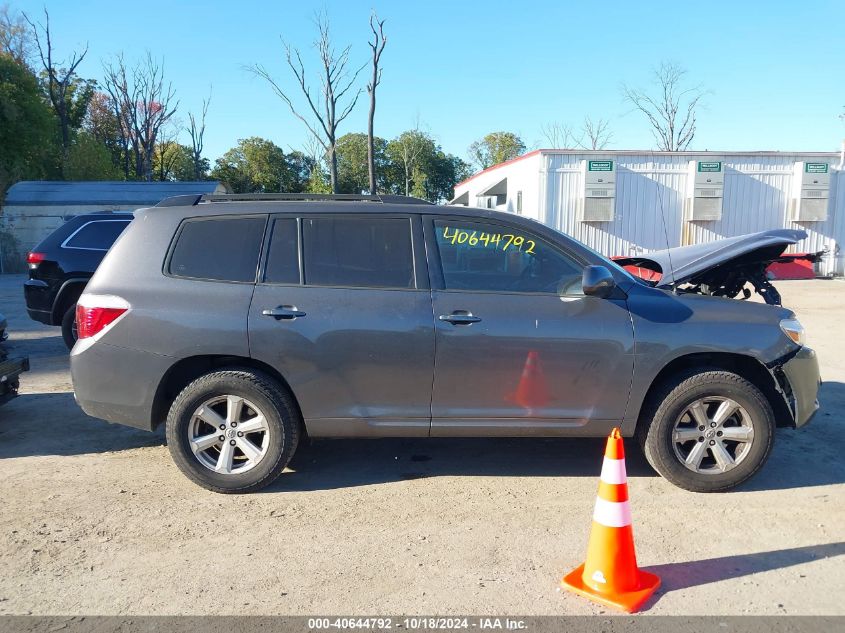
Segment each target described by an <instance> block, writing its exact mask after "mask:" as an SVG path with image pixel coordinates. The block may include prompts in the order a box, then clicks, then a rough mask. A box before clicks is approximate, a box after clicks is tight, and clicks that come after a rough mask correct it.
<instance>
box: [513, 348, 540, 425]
mask: <svg viewBox="0 0 845 633" xmlns="http://www.w3.org/2000/svg"><path fill="white" fill-rule="evenodd" d="M513 401H514V402H516V404H518V405H519V406H520V407H522V408H523V409H528V411H529V412H531V411H533V410H534V409H539V408H542V407H544V406H546V405H547V404H548V402H549V389H548V387H547V386H546V377H545V375H544V374H543V368H542V367H541V366H540V354H539V353H538V352H537V351H536V350H531V351H529V352H528V356H526V357H525V365H524V366H523V368H522V375H521V376H520V378H519V384H518V385H517V387H516V392H515V393H514V395H513Z"/></svg>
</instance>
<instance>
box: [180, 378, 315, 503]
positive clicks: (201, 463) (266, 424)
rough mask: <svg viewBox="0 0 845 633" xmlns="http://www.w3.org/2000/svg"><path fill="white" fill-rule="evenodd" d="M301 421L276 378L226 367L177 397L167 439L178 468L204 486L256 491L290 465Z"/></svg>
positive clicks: (231, 491)
mask: <svg viewBox="0 0 845 633" xmlns="http://www.w3.org/2000/svg"><path fill="white" fill-rule="evenodd" d="M300 424H301V420H300V415H299V412H298V409H297V407H296V405H295V403H294V401H293V398H292V397H291V395H290V394H289V393H287V391H285V390H284V389H283V388H282V387H281V385H279V384H278V383H277V382H276V381H275V380H273V379H272V378H270V377H269V376H267V375H265V374H262V373H260V372H256V371H253V370H247V369H225V370H220V371H215V372H211V373H208V374H205V375H204V376H201V377H200V378H197V379H196V380H194V381H193V382H192V383H190V384H189V385H188V386H187V387H185V388H184V389H183V390H182V392H181V393H180V394H179V395H178V396H177V397H176V399H175V400H174V401H173V404H172V406H171V407H170V412H169V414H168V416H167V445H168V448H169V449H170V454H171V456H172V457H173V460H174V461H175V462H176V465H177V466H178V467H179V469H180V470H181V471H182V472H183V473H184V474H185V475H186V476H187V477H188V478H189V479H191V481H193V482H195V483H197V484H199V485H200V486H202V487H203V488H207V489H208V490H213V491H214V492H223V493H244V492H252V491H255V490H259V489H260V488H263V487H265V486H267V485H269V484H270V483H272V482H273V481H274V480H275V479H276V478H277V477H278V476H279V475H280V474H281V473H282V471H283V470H284V469H285V466H287V464H288V462H289V461H290V459H291V457H292V456H293V454H294V451H295V450H296V445H297V443H298V441H299V430H300Z"/></svg>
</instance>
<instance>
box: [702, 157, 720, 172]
mask: <svg viewBox="0 0 845 633" xmlns="http://www.w3.org/2000/svg"><path fill="white" fill-rule="evenodd" d="M698 171H700V172H702V171H717V172H718V171H722V161H720V160H715V161H709V162H707V161H703V160H700V161H698Z"/></svg>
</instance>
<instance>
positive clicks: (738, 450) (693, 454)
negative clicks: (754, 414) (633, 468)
mask: <svg viewBox="0 0 845 633" xmlns="http://www.w3.org/2000/svg"><path fill="white" fill-rule="evenodd" d="M753 441H754V427H753V425H752V422H751V417H750V416H749V415H748V412H747V411H746V410H745V409H744V408H743V407H742V406H741V405H740V404H739V403H738V402H736V401H735V400H732V399H731V398H726V397H724V396H705V397H703V398H699V399H698V400H695V401H694V402H692V403H690V404H689V405H688V406H687V407H686V408H685V409H684V411H683V412H682V413H681V415H680V416H678V418H677V419H676V420H675V424H674V426H673V427H672V448H673V449H674V451H675V457H677V458H678V460H679V461H680V462H681V463H682V464H683V465H684V466H685V467H686V468H687V469H689V470H691V471H693V472H695V473H699V474H704V475H720V474H722V473H726V472H728V471H730V470H733V469H734V468H736V467H737V466H739V464H741V463H742V462H743V461H744V460H745V458H746V457H747V456H748V453H749V451H750V450H751V445H752V443H753Z"/></svg>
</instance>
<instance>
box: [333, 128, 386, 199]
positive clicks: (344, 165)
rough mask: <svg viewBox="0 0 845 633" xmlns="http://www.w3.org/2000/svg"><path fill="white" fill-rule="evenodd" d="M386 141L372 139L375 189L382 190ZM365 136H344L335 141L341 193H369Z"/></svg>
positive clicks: (355, 134) (361, 134)
mask: <svg viewBox="0 0 845 633" xmlns="http://www.w3.org/2000/svg"><path fill="white" fill-rule="evenodd" d="M386 150H387V141H385V140H384V139H383V138H379V137H377V136H376V137H374V138H373V158H374V160H375V173H376V175H377V177H378V178H377V183H376V189H377V190H378V189H381V190H383V189H384V176H385V175H384V165H385V162H386V157H385V152H386ZM367 161H368V149H367V134H363V133H352V134H344V135H343V136H341V137H340V138H339V139H337V176H338V182H339V185H340V192H341V193H361V192H364V191H366V192H369V189H370V170H369V166H368V164H367Z"/></svg>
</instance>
